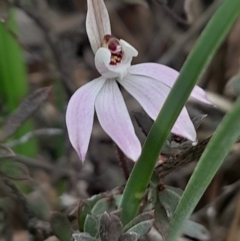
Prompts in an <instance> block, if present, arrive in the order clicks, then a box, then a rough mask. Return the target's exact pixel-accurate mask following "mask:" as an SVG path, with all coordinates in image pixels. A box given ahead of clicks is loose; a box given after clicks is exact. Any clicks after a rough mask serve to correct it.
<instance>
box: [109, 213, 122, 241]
mask: <svg viewBox="0 0 240 241" xmlns="http://www.w3.org/2000/svg"><path fill="white" fill-rule="evenodd" d="M109 217H110V225H109V230H108V240H111V241H118V240H119V237H120V236H121V234H122V231H123V226H122V223H121V221H120V218H119V217H117V216H115V215H112V214H110V215H109Z"/></svg>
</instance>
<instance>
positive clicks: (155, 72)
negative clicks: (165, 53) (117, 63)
mask: <svg viewBox="0 0 240 241" xmlns="http://www.w3.org/2000/svg"><path fill="white" fill-rule="evenodd" d="M130 73H131V74H134V75H142V76H147V77H151V78H154V79H156V80H158V81H160V82H162V83H163V84H165V85H167V86H168V87H170V88H172V87H173V85H174V84H175V82H176V80H177V78H178V76H179V72H178V71H176V70H175V69H172V68H170V67H168V66H165V65H162V64H156V63H143V64H137V65H133V66H132V67H131V68H130ZM190 97H192V98H194V99H196V100H198V101H201V102H202V103H205V104H208V105H212V102H211V101H210V100H209V98H208V97H207V94H206V92H205V91H204V90H203V89H202V88H200V87H199V86H197V85H196V86H195V87H194V88H193V90H192V93H191V95H190Z"/></svg>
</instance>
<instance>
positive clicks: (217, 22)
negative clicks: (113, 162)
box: [121, 0, 240, 224]
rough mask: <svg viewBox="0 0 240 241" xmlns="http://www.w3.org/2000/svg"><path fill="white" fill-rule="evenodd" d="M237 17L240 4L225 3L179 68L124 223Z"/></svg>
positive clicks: (131, 185) (134, 176) (126, 203)
mask: <svg viewBox="0 0 240 241" xmlns="http://www.w3.org/2000/svg"><path fill="white" fill-rule="evenodd" d="M239 14H240V1H239V0H225V1H224V2H223V3H222V4H221V6H220V7H219V9H218V10H217V12H216V13H215V14H214V16H213V17H212V19H211V20H210V22H209V23H208V25H207V26H206V28H205V30H204V31H203V33H202V34H201V36H200V38H199V39H198V41H197V43H196V45H195V46H194V49H193V51H192V52H191V54H190V55H189V57H188V58H187V60H186V62H185V64H184V66H183V67H182V69H181V73H180V76H179V78H178V81H177V82H176V84H175V85H174V87H173V88H172V90H171V92H170V94H169V96H168V98H167V100H166V102H165V104H164V106H163V108H162V110H161V112H160V114H159V115H158V117H157V120H156V121H155V123H154V125H153V127H152V129H151V131H150V133H149V135H148V138H147V140H146V143H145V145H144V147H143V151H142V154H141V156H140V159H139V160H138V162H137V163H136V164H135V166H134V169H133V171H132V173H131V176H130V178H129V180H128V182H127V185H126V188H125V190H124V194H123V199H122V202H121V208H122V221H123V223H124V224H126V223H127V222H129V221H130V220H131V219H133V218H134V217H135V216H136V214H137V213H138V210H139V207H140V203H141V199H142V196H143V194H144V192H145V190H146V188H147V185H148V183H149V181H150V178H151V175H152V172H153V170H154V167H155V164H156V162H157V159H158V157H159V154H160V151H161V149H162V147H163V145H164V143H165V141H166V139H167V137H168V134H169V132H170V130H171V129H172V126H173V124H174V122H175V121H176V119H177V117H178V115H179V113H180V111H181V110H182V108H183V106H184V104H185V102H186V101H187V99H188V97H189V95H190V93H191V91H192V89H193V87H194V85H195V84H196V82H197V80H198V78H199V76H200V75H201V73H202V72H203V71H204V69H205V68H206V66H207V64H208V63H209V61H210V60H211V58H212V57H213V55H214V54H215V52H216V51H217V49H218V48H219V46H220V44H221V43H222V42H223V40H224V39H225V38H226V36H227V34H228V32H229V31H230V29H231V27H232V25H233V23H234V22H235V21H236V19H237V17H238V16H239Z"/></svg>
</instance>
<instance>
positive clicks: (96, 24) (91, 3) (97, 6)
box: [86, 0, 111, 53]
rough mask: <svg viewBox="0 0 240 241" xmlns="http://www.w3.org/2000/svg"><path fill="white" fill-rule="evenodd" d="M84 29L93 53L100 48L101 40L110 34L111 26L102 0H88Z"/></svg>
mask: <svg viewBox="0 0 240 241" xmlns="http://www.w3.org/2000/svg"><path fill="white" fill-rule="evenodd" d="M87 3H88V11H87V18H86V29H87V35H88V39H89V42H90V44H91V47H92V50H93V52H94V53H96V52H97V50H98V49H99V48H100V47H101V43H102V41H103V38H104V36H105V35H107V34H111V25H110V20H109V15H108V11H107V8H106V6H105V4H104V1H103V0H88V1H87Z"/></svg>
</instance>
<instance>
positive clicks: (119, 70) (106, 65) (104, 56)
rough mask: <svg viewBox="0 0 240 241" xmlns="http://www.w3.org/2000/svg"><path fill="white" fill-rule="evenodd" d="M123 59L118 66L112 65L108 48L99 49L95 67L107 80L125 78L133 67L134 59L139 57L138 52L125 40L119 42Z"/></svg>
mask: <svg viewBox="0 0 240 241" xmlns="http://www.w3.org/2000/svg"><path fill="white" fill-rule="evenodd" d="M119 43H120V45H121V47H122V51H123V59H122V61H121V63H118V64H117V65H110V61H111V52H110V51H109V49H107V48H104V47H102V48H99V49H98V51H97V52H96V55H95V66H96V68H97V70H98V72H99V73H100V74H101V75H102V76H104V77H106V78H120V79H122V78H124V76H126V75H127V73H128V69H129V67H130V66H131V62H132V58H133V57H136V56H137V55H138V51H137V50H136V49H135V48H134V47H133V46H132V45H130V44H129V43H127V42H126V41H124V40H122V39H121V40H120V41H119Z"/></svg>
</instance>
